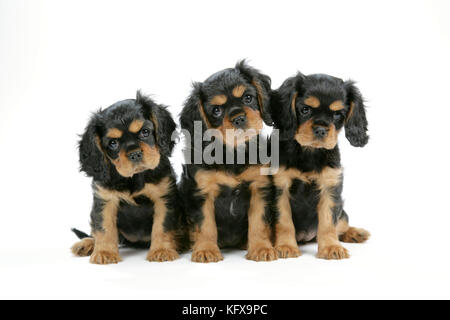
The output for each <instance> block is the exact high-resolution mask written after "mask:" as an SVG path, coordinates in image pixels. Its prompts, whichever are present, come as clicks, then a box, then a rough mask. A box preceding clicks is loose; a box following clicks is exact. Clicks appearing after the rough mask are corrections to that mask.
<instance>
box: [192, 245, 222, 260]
mask: <svg viewBox="0 0 450 320" xmlns="http://www.w3.org/2000/svg"><path fill="white" fill-rule="evenodd" d="M191 260H192V261H193V262H202V263H208V262H219V261H221V260H223V257H222V254H221V253H220V250H219V248H210V249H204V250H194V251H193V252H192V258H191Z"/></svg>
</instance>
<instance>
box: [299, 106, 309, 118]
mask: <svg viewBox="0 0 450 320" xmlns="http://www.w3.org/2000/svg"><path fill="white" fill-rule="evenodd" d="M300 112H301V114H302V115H304V116H307V115H309V114H310V113H311V108H310V107H306V106H305V107H303V108H301V110H300Z"/></svg>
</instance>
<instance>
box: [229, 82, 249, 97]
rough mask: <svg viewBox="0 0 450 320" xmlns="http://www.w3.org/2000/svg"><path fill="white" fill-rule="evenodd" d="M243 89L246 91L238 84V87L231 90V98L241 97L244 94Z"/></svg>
mask: <svg viewBox="0 0 450 320" xmlns="http://www.w3.org/2000/svg"><path fill="white" fill-rule="evenodd" d="M245 89H247V87H246V86H244V85H243V84H240V85H238V86H236V87H234V89H233V91H232V93H233V96H234V97H236V98H240V97H242V95H243V94H244V92H245Z"/></svg>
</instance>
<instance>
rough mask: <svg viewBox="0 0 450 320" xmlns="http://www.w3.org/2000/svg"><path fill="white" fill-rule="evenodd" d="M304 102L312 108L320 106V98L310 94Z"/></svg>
mask: <svg viewBox="0 0 450 320" xmlns="http://www.w3.org/2000/svg"><path fill="white" fill-rule="evenodd" d="M303 103H304V104H306V105H307V106H309V107H311V108H318V107H319V106H320V100H319V99H317V98H316V97H314V96H309V97H308V98H306V99H305V100H304V101H303Z"/></svg>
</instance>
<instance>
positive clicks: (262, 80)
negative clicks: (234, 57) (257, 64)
mask: <svg viewBox="0 0 450 320" xmlns="http://www.w3.org/2000/svg"><path fill="white" fill-rule="evenodd" d="M235 68H236V70H238V71H239V72H240V73H241V74H242V75H243V76H244V77H245V78H246V79H247V80H248V81H249V82H250V83H251V84H253V85H254V86H255V88H256V91H257V92H258V104H259V107H260V109H261V110H260V111H261V116H262V118H263V120H264V122H265V123H266V124H267V125H269V126H271V125H273V121H272V117H271V114H270V98H271V88H270V86H271V83H272V80H271V79H270V77H269V76H267V75H265V74H263V73H261V72H260V71H259V70H257V69H255V68H252V67H250V66H249V65H248V64H247V62H246V61H245V60H242V61H239V62H238V63H237V64H236V67H235Z"/></svg>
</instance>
